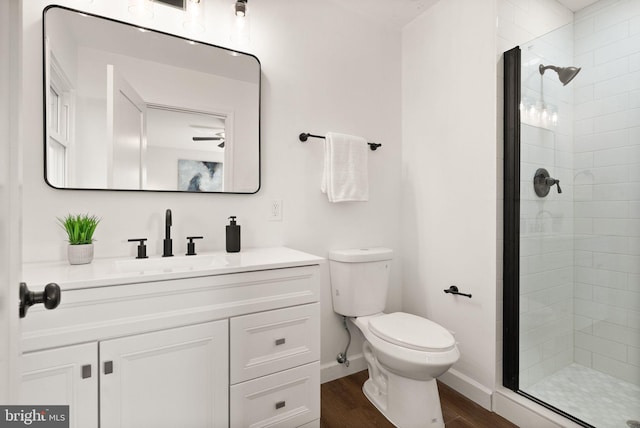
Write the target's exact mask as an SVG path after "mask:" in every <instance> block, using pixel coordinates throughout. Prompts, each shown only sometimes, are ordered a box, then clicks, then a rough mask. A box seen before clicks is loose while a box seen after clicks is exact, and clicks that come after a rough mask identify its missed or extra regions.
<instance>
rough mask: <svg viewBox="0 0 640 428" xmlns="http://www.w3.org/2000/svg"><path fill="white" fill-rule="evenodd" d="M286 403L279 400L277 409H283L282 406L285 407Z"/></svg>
mask: <svg viewBox="0 0 640 428" xmlns="http://www.w3.org/2000/svg"><path fill="white" fill-rule="evenodd" d="M284 405H285V402H284V401H278V402H277V403H276V410H277V409H282V408H283V407H284Z"/></svg>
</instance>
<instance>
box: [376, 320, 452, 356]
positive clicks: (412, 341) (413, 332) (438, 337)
mask: <svg viewBox="0 0 640 428" xmlns="http://www.w3.org/2000/svg"><path fill="white" fill-rule="evenodd" d="M368 327H369V331H371V332H372V333H373V334H374V335H376V336H377V337H379V338H380V339H382V340H384V341H386V342H389V343H393V344H394V345H397V346H401V347H403V348H408V349H413V350H416V351H424V352H446V351H450V350H452V349H453V348H455V346H456V341H455V338H454V337H453V335H452V334H451V333H450V332H449V331H448V330H447V329H445V328H444V327H442V326H441V325H439V324H436V323H435V322H433V321H431V320H428V319H426V318H422V317H419V316H417V315H412V314H407V313H404V312H394V313H391V314H384V315H381V316H377V317H373V318H371V319H370V320H369V325H368Z"/></svg>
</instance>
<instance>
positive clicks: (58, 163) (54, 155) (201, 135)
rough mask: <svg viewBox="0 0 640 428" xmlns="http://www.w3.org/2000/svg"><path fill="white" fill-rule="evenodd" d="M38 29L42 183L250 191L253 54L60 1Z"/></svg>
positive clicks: (254, 134)
mask: <svg viewBox="0 0 640 428" xmlns="http://www.w3.org/2000/svg"><path fill="white" fill-rule="evenodd" d="M44 25H45V27H44V56H45V88H44V96H45V105H46V123H45V128H46V138H45V179H46V181H47V183H48V184H49V185H51V186H53V187H55V188H61V189H110V190H151V191H184V192H231V193H254V192H256V191H258V189H259V187H260V129H259V127H260V125H259V123H260V118H259V113H260V63H259V61H258V59H257V58H256V57H254V56H252V55H249V54H244V53H238V52H235V51H231V50H228V49H224V48H220V47H216V46H212V45H207V44H202V43H194V42H191V41H189V40H186V39H183V38H180V37H176V36H171V35H168V34H164V33H160V32H155V31H150V30H144V31H143V30H141V29H140V28H137V27H134V26H132V25H129V24H124V23H121V22H118V21H113V20H109V19H105V18H101V17H97V16H92V15H87V14H85V13H80V12H77V11H74V10H71V9H67V8H63V7H59V6H52V7H49V8H47V9H46V10H45V13H44Z"/></svg>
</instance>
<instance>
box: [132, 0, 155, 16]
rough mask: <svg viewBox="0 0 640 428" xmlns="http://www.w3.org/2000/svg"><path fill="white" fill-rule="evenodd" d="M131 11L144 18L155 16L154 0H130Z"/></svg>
mask: <svg viewBox="0 0 640 428" xmlns="http://www.w3.org/2000/svg"><path fill="white" fill-rule="evenodd" d="M129 12H130V13H131V14H132V15H133V16H135V17H137V18H142V19H151V18H153V1H152V0H129Z"/></svg>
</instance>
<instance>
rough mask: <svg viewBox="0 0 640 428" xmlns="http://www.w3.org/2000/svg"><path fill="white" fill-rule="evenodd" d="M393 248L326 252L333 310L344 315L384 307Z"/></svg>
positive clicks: (354, 314)
mask: <svg viewBox="0 0 640 428" xmlns="http://www.w3.org/2000/svg"><path fill="white" fill-rule="evenodd" d="M392 258H393V250H391V249H389V248H360V249H350V250H333V251H330V252H329V270H330V271H331V298H332V301H333V311H334V312H336V313H338V314H340V315H345V316H348V317H359V316H365V315H373V314H377V313H379V312H382V311H383V310H384V307H385V305H386V303H387V291H388V289H389V270H390V269H391V259H392Z"/></svg>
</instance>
